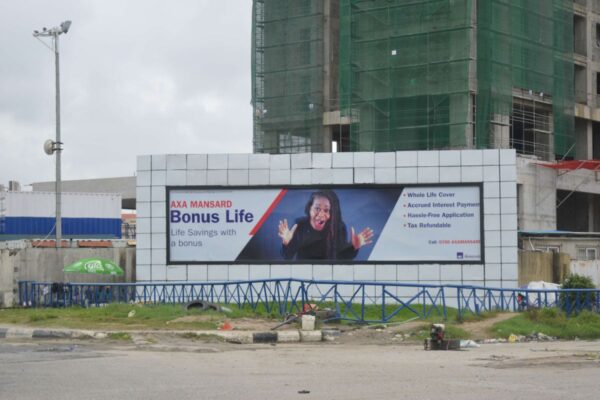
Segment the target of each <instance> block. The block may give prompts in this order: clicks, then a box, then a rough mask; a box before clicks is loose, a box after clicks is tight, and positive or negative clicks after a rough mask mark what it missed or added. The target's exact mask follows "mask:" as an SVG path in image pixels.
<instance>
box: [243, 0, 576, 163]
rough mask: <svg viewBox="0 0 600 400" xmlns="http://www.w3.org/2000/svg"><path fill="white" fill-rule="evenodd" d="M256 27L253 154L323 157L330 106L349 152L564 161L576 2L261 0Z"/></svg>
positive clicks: (570, 133)
mask: <svg viewBox="0 0 600 400" xmlns="http://www.w3.org/2000/svg"><path fill="white" fill-rule="evenodd" d="M329 3H335V4H336V5H337V6H336V7H335V10H336V11H337V13H338V14H337V15H327V12H326V11H324V10H327V7H328V6H327V4H329ZM330 19H337V20H338V24H339V30H337V29H336V30H335V32H333V34H334V35H337V37H338V40H339V43H336V45H338V44H339V46H337V47H338V50H339V51H334V52H333V53H335V57H327V56H324V54H327V53H326V51H325V50H324V47H326V46H327V44H328V40H327V35H330V34H331V32H328V31H327V30H328V29H330V27H329V28H328V27H327V21H329V20H330ZM253 26H254V34H253V37H254V45H253V56H254V61H253V66H254V70H253V105H254V149H255V151H256V152H270V153H294V152H303V151H328V150H327V149H328V145H329V144H330V143H328V141H331V136H327V131H326V126H324V120H325V119H326V118H324V117H325V116H324V115H323V112H327V111H330V110H333V109H334V108H332V106H333V105H335V107H336V108H335V109H337V110H338V111H339V120H338V121H339V124H340V125H339V126H338V127H337V129H336V128H335V127H334V128H333V129H332V131H331V132H333V133H334V140H335V133H336V132H337V134H339V135H340V136H343V140H344V143H347V144H345V145H344V146H342V147H343V150H350V151H392V150H427V149H450V148H494V147H499V148H506V147H514V148H516V149H517V151H518V152H522V153H528V154H535V155H537V156H540V157H541V158H545V159H553V158H554V157H555V156H556V157H559V158H568V157H570V156H572V154H571V153H570V152H571V151H572V149H573V143H574V115H573V113H574V77H573V73H574V64H573V2H572V1H571V0H419V1H417V0H313V1H310V0H294V1H283V0H255V1H254V25H253ZM332 63H334V64H335V65H334V68H336V69H337V70H338V73H337V74H335V75H334V74H330V75H327V72H326V71H327V68H328V66H330V65H331V64H332ZM332 77H333V79H335V80H336V84H337V88H336V89H337V90H336V91H331V93H327V85H328V80H330V79H332ZM337 93H339V96H338V95H337ZM331 132H330V133H331ZM340 140H341V139H340ZM529 141H531V142H532V143H528V142H529Z"/></svg>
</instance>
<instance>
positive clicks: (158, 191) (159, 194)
mask: <svg viewBox="0 0 600 400" xmlns="http://www.w3.org/2000/svg"><path fill="white" fill-rule="evenodd" d="M184 173H185V171H184ZM151 196H152V197H151V200H152V201H165V200H166V199H167V190H166V188H165V187H164V186H152V192H151Z"/></svg>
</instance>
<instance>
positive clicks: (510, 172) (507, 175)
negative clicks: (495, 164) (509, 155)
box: [500, 165, 517, 182]
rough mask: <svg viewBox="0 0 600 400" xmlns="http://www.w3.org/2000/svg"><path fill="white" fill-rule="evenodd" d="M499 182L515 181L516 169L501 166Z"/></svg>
mask: <svg viewBox="0 0 600 400" xmlns="http://www.w3.org/2000/svg"><path fill="white" fill-rule="evenodd" d="M500 180H501V181H503V182H506V181H510V182H512V181H516V180H517V168H516V167H515V166H514V165H501V166H500Z"/></svg>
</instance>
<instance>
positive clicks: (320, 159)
mask: <svg viewBox="0 0 600 400" xmlns="http://www.w3.org/2000/svg"><path fill="white" fill-rule="evenodd" d="M312 167H313V168H331V153H313V155H312Z"/></svg>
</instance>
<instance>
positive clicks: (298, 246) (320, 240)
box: [278, 190, 373, 260]
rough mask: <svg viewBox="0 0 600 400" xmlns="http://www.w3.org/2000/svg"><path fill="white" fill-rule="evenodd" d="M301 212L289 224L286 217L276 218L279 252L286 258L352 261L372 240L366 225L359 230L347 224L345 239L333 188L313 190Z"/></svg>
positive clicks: (343, 224)
mask: <svg viewBox="0 0 600 400" xmlns="http://www.w3.org/2000/svg"><path fill="white" fill-rule="evenodd" d="M304 213H305V215H304V216H303V217H301V218H298V219H296V221H295V223H294V225H293V226H291V227H290V226H289V224H288V221H287V219H283V220H280V221H279V227H278V236H279V238H280V239H281V242H282V248H281V254H282V256H283V258H284V259H286V260H293V259H298V260H352V259H354V258H355V257H356V255H357V254H358V251H359V250H360V248H361V247H363V246H366V245H369V244H371V243H372V238H373V230H372V229H371V228H369V227H366V228H364V229H363V230H361V231H360V232H356V231H355V229H354V227H351V228H350V238H349V239H350V240H348V230H347V228H346V224H345V223H344V221H343V219H342V210H341V207H340V201H339V199H338V196H337V195H336V194H335V192H334V191H331V190H322V191H317V192H313V193H312V194H311V195H310V198H309V200H308V202H307V203H306V206H305V207H304Z"/></svg>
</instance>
